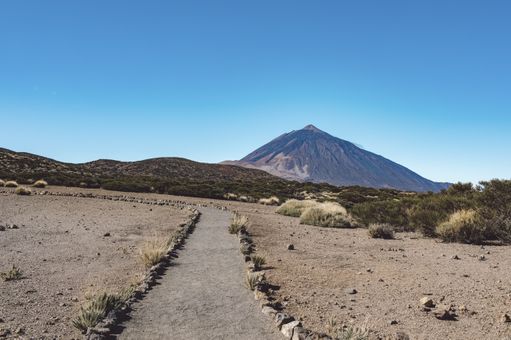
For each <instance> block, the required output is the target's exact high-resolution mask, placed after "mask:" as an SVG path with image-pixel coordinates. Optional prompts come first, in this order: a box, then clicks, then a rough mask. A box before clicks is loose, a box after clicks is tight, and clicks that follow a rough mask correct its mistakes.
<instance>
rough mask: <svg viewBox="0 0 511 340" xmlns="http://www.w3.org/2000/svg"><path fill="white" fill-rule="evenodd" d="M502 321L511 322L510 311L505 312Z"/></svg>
mask: <svg viewBox="0 0 511 340" xmlns="http://www.w3.org/2000/svg"><path fill="white" fill-rule="evenodd" d="M500 321H501V322H503V323H507V322H511V316H509V314H508V313H504V314H502V316H501V317H500Z"/></svg>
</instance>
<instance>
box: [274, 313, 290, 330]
mask: <svg viewBox="0 0 511 340" xmlns="http://www.w3.org/2000/svg"><path fill="white" fill-rule="evenodd" d="M294 320H295V319H294V318H293V317H292V316H290V315H288V314H286V313H277V314H276V315H275V325H276V326H277V327H278V328H279V329H280V328H281V327H282V325H284V324H286V323H289V322H291V321H294Z"/></svg>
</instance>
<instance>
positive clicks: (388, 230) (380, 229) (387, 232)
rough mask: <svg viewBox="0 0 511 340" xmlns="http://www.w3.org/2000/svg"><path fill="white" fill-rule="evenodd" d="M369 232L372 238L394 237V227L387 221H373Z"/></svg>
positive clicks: (389, 238)
mask: <svg viewBox="0 0 511 340" xmlns="http://www.w3.org/2000/svg"><path fill="white" fill-rule="evenodd" d="M367 232H368V233H369V236H371V237H372V238H382V239H385V240H391V239H393V238H394V228H392V226H391V225H390V224H386V223H373V224H371V225H369V228H368V229H367Z"/></svg>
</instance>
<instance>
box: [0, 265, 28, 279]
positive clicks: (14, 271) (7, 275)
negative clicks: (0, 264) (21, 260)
mask: <svg viewBox="0 0 511 340" xmlns="http://www.w3.org/2000/svg"><path fill="white" fill-rule="evenodd" d="M0 277H1V278H2V280H4V281H16V280H21V279H22V278H23V272H22V271H21V270H20V269H19V268H17V267H16V266H15V265H13V266H12V268H11V270H9V271H8V272H4V273H0Z"/></svg>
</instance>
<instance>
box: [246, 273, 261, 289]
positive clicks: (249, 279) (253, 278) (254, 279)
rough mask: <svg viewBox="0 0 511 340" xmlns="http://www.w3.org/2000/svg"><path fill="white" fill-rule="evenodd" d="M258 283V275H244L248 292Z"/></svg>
mask: <svg viewBox="0 0 511 340" xmlns="http://www.w3.org/2000/svg"><path fill="white" fill-rule="evenodd" d="M258 283H259V275H258V274H256V273H251V272H247V273H246V275H245V286H246V287H247V288H248V289H250V290H255V289H256V287H257V284H258Z"/></svg>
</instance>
